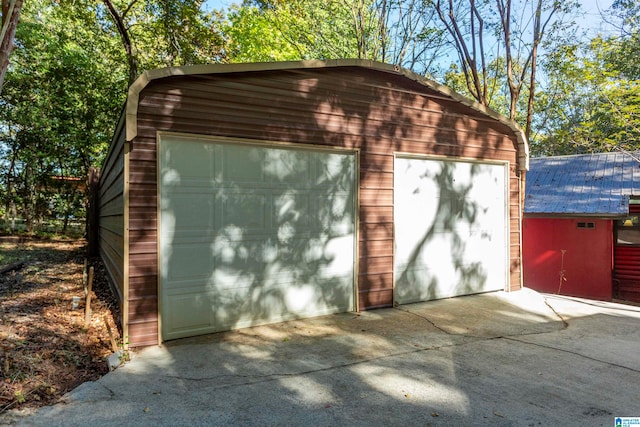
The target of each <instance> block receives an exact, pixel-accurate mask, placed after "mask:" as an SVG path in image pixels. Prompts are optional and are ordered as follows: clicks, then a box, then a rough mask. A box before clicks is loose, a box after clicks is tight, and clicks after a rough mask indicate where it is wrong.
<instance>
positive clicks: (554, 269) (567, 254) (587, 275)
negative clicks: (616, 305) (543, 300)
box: [523, 218, 613, 301]
mask: <svg viewBox="0 0 640 427" xmlns="http://www.w3.org/2000/svg"><path fill="white" fill-rule="evenodd" d="M583 221H585V219H584V218H578V219H576V218H525V220H524V227H523V230H524V232H523V259H524V263H525V264H524V285H525V286H527V287H529V288H531V289H535V290H537V291H540V292H547V293H553V294H556V293H559V294H562V295H570V296H576V297H582V298H591V299H598V300H605V301H607V300H611V296H612V286H611V280H612V257H613V224H612V220H610V219H589V220H588V221H589V222H593V223H594V225H595V227H594V228H593V229H584V228H578V227H577V223H578V222H583ZM563 252H564V253H563ZM561 277H564V278H565V280H562V282H561Z"/></svg>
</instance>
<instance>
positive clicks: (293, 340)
mask: <svg viewBox="0 0 640 427" xmlns="http://www.w3.org/2000/svg"><path fill="white" fill-rule="evenodd" d="M134 356H135V357H134V358H133V360H132V361H131V362H129V363H127V364H126V365H125V366H123V367H121V368H119V369H117V370H115V371H114V372H112V373H110V374H108V375H106V376H105V377H103V378H102V379H100V380H99V381H96V382H92V383H85V384H84V385H82V386H80V387H78V388H77V389H76V390H74V391H72V392H71V393H69V394H68V395H67V396H66V397H65V398H64V401H63V402H61V403H59V404H57V405H55V406H52V407H47V408H42V409H40V410H39V411H37V412H36V413H35V414H32V415H30V416H27V417H19V416H17V415H16V414H15V413H14V414H5V416H4V417H3V418H2V419H0V421H4V422H5V423H6V422H9V423H15V424H21V425H47V426H50V425H65V426H68V425H93V426H102V425H105V426H106V425H144V426H148V425H171V426H177V425H190V426H192V425H234V426H235V425H259V426H280V425H282V426H291V425H305V426H309V425H314V426H329V425H330V426H335V425H366V426H371V425H421V426H430V425H434V426H438V425H442V426H445V425H446V426H451V425H491V426H511V425H513V426H538V425H541V426H559V425H562V426H571V425H576V426H578V425H579V426H599V425H603V426H613V425H614V417H615V416H626V417H630V416H640V309H639V308H637V307H631V306H626V305H618V304H612V303H603V302H595V301H590V300H581V299H572V298H567V297H559V296H550V295H540V294H537V293H535V292H533V291H530V290H522V291H518V292H514V293H503V292H499V293H492V294H484V295H476V296H470V297H462V298H455V299H448V300H441V301H432V302H427V303H419V304H412V305H406V306H402V307H399V308H395V309H383V310H376V311H369V312H364V313H360V314H353V313H346V314H339V315H333V316H326V317H320V318H315V319H308V320H301V321H293V322H286V323H282V324H277V325H269V326H263V327H256V328H250V329H244V330H239V331H235V332H228V333H221V334H214V335H207V336H203V337H198V338H192V339H185V340H180V341H174V342H170V343H167V345H164V346H160V347H152V348H146V349H144V350H142V351H140V352H138V353H136V354H135V355H134Z"/></svg>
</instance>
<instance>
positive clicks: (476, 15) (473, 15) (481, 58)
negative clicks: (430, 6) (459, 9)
mask: <svg viewBox="0 0 640 427" xmlns="http://www.w3.org/2000/svg"><path fill="white" fill-rule="evenodd" d="M434 6H435V9H436V11H437V12H438V16H439V17H440V21H441V22H442V23H443V24H444V26H445V28H446V29H447V31H448V32H449V34H450V35H451V37H452V38H453V41H454V43H455V46H456V51H457V53H458V57H459V58H460V65H461V66H462V72H463V74H464V78H465V81H466V83H467V89H468V90H469V93H471V95H472V96H473V97H474V98H475V99H476V101H478V102H479V103H480V104H482V105H486V106H488V105H489V101H488V99H487V77H488V76H487V67H486V61H485V52H484V38H483V32H484V21H483V19H482V17H481V16H480V11H479V10H478V7H477V5H476V2H475V0H469V27H470V28H469V30H470V34H469V38H470V40H466V39H465V35H464V33H463V31H462V29H461V28H460V23H459V19H458V17H457V16H456V14H455V10H454V3H453V0H448V5H447V6H446V7H445V6H443V5H442V2H441V0H437V1H436V3H435V5H434ZM476 26H477V28H476ZM478 64H480V70H479V69H478Z"/></svg>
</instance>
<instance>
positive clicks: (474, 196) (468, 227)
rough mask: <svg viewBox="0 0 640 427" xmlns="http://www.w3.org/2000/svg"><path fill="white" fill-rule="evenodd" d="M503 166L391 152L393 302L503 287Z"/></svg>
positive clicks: (505, 207)
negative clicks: (396, 154) (392, 185)
mask: <svg viewBox="0 0 640 427" xmlns="http://www.w3.org/2000/svg"><path fill="white" fill-rule="evenodd" d="M506 173H507V172H506V167H505V164H504V163H486V162H484V163H481V162H472V161H452V160H445V159H426V158H415V157H406V156H405V157H403V156H396V158H395V182H394V195H395V200H394V215H395V254H396V258H395V301H396V303H398V304H406V303H412V302H418V301H428V300H433V299H439V298H448V297H454V296H459V295H468V294H475V293H480V292H489V291H495V290H504V289H506V288H507V271H508V270H507V265H508V250H507V249H508V246H507V235H508V232H507V225H506V222H505V219H506V218H507V216H506V210H507V205H506V203H505V198H506V195H505V176H506Z"/></svg>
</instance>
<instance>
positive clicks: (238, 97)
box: [90, 60, 529, 347]
mask: <svg viewBox="0 0 640 427" xmlns="http://www.w3.org/2000/svg"><path fill="white" fill-rule="evenodd" d="M528 161H529V158H528V145H527V141H526V138H525V136H524V133H523V131H522V130H521V129H520V128H519V127H518V125H517V124H516V123H514V122H513V121H511V120H509V119H507V118H505V117H503V116H501V115H499V114H498V113H496V112H493V111H491V110H489V109H487V108H486V107H484V106H482V105H479V104H477V103H475V102H473V101H471V100H469V99H466V98H464V97H462V96H460V95H458V94H456V93H455V92H453V91H452V90H451V89H449V88H447V87H444V86H442V85H439V84H438V83H436V82H434V81H431V80H429V79H426V78H424V77H423V76H419V75H416V74H414V73H412V72H410V71H408V70H404V69H402V68H400V67H397V66H394V65H389V64H382V63H378V62H373V61H367V60H331V61H315V60H310V61H293V62H276V63H260V64H203V65H194V66H184V67H170V68H165V69H158V70H149V71H145V72H144V73H143V74H142V75H140V77H139V78H138V79H137V80H136V81H135V82H134V83H133V85H132V86H131V87H130V89H129V92H128V96H127V101H126V104H125V106H124V108H123V111H122V114H121V116H120V119H119V122H118V124H117V126H116V128H115V132H114V135H113V139H112V141H111V144H110V146H109V152H108V153H107V155H106V159H105V161H104V163H103V165H102V168H101V172H100V181H99V189H98V190H96V193H97V195H98V203H97V204H96V206H97V209H98V210H99V212H98V213H96V214H95V217H96V218H97V221H98V227H97V230H98V233H97V234H98V235H97V236H96V237H95V238H96V239H97V241H98V243H97V245H95V246H96V247H98V248H99V255H100V257H101V258H102V260H103V262H104V265H105V270H106V271H107V275H108V277H109V282H110V283H111V286H112V289H113V290H114V293H115V295H116V297H117V299H118V301H119V303H120V312H121V319H120V324H121V325H122V335H123V336H127V337H128V338H129V343H130V345H131V346H132V347H141V346H147V345H157V344H159V343H162V342H165V341H169V340H173V339H177V338H182V337H189V336H196V335H201V334H208V333H211V332H217V331H226V330H232V329H237V328H244V327H248V326H254V325H264V324H268V323H272V322H279V321H282V320H286V319H298V318H306V317H313V316H318V315H325V314H330V313H341V312H351V311H354V312H358V311H363V310H374V309H378V308H385V307H393V306H394V305H396V304H407V303H411V302H415V301H425V300H430V299H436V298H446V297H450V296H456V295H466V294H473V293H478V292H487V291H492V290H498V289H499V290H503V289H504V290H517V289H520V288H521V286H522V274H521V268H520V262H521V248H520V241H521V226H520V221H521V200H522V188H523V187H522V185H523V182H524V175H525V173H526V171H527V169H528ZM90 235H92V233H90Z"/></svg>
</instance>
